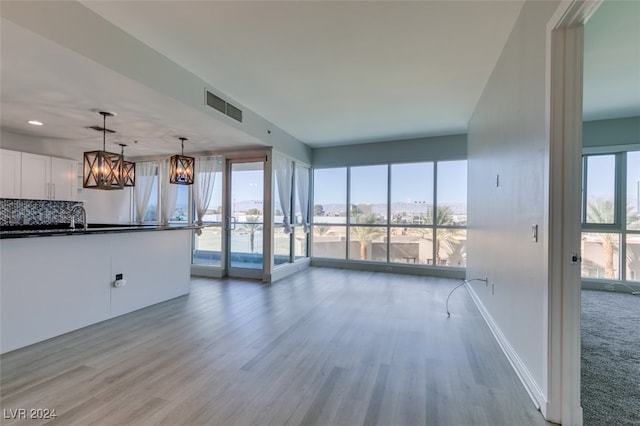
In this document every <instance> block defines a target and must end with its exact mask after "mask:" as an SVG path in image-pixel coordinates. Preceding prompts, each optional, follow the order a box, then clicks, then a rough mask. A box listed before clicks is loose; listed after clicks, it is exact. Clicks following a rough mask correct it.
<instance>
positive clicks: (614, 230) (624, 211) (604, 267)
mask: <svg viewBox="0 0 640 426" xmlns="http://www.w3.org/2000/svg"><path fill="white" fill-rule="evenodd" d="M582 166H583V191H582V242H581V251H582V271H581V272H582V278H583V279H584V280H606V281H603V282H604V284H605V286H608V288H610V289H611V290H614V289H616V286H618V285H620V286H622V287H625V288H626V287H628V285H627V284H625V282H627V283H628V284H630V282H634V281H640V276H639V274H640V215H639V211H640V206H639V199H640V151H622V152H615V153H598V154H588V155H584V156H583V163H582Z"/></svg>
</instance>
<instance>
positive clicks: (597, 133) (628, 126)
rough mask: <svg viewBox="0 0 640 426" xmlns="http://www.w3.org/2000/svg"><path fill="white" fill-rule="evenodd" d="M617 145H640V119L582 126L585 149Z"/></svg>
mask: <svg viewBox="0 0 640 426" xmlns="http://www.w3.org/2000/svg"><path fill="white" fill-rule="evenodd" d="M616 145H640V117H628V118H616V119H612V120H596V121H586V122H584V123H583V124H582V146H583V147H584V148H595V147H603V146H616Z"/></svg>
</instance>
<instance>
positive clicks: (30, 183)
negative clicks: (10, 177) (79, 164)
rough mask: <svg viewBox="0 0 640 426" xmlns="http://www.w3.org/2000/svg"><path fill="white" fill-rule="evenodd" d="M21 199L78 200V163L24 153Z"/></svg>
mask: <svg viewBox="0 0 640 426" xmlns="http://www.w3.org/2000/svg"><path fill="white" fill-rule="evenodd" d="M21 177H22V179H21V180H22V191H21V198H25V199H30V200H68V201H73V200H75V199H76V185H77V182H76V162H75V161H74V160H66V159H63V158H56V157H48V156H46V155H38V154H29V153H26V152H23V153H22V167H21Z"/></svg>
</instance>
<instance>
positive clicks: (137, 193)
mask: <svg viewBox="0 0 640 426" xmlns="http://www.w3.org/2000/svg"><path fill="white" fill-rule="evenodd" d="M157 167H158V163H156V162H155V161H144V162H141V163H136V186H134V187H133V199H134V202H135V206H136V218H137V219H138V223H142V222H143V221H144V215H145V213H146V212H147V208H148V207H149V198H151V188H152V187H153V179H154V178H155V176H156V168H157Z"/></svg>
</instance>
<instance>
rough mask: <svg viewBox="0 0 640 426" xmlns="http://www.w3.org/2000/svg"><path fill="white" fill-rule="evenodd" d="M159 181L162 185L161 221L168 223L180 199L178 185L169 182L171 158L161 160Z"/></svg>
mask: <svg viewBox="0 0 640 426" xmlns="http://www.w3.org/2000/svg"><path fill="white" fill-rule="evenodd" d="M158 182H159V185H160V214H161V215H162V216H161V218H162V221H161V222H162V224H163V225H168V224H169V218H170V217H171V215H172V214H173V212H174V211H175V209H176V202H177V201H178V185H176V184H173V183H169V159H166V160H163V161H161V162H160V173H159V176H158Z"/></svg>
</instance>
